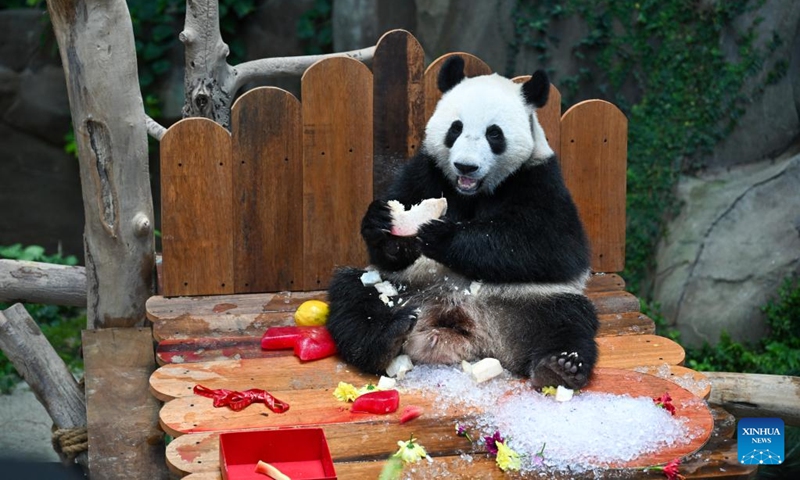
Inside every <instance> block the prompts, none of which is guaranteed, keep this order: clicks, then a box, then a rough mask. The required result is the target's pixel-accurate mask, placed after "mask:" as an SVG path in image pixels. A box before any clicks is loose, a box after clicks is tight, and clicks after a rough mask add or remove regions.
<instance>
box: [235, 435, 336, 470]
mask: <svg viewBox="0 0 800 480" xmlns="http://www.w3.org/2000/svg"><path fill="white" fill-rule="evenodd" d="M259 460H261V461H264V462H267V463H269V464H271V465H272V466H274V467H275V468H277V469H278V470H280V471H281V472H283V473H284V474H285V475H287V476H288V477H290V478H291V479H292V480H300V479H305V480H336V471H335V470H334V469H333V460H332V459H331V452H330V450H328V441H327V440H325V432H323V431H322V429H321V428H285V429H276V430H258V431H250V432H230V433H222V434H220V436H219V464H220V469H221V470H222V478H223V479H225V480H245V479H253V480H268V479H269V477H268V476H267V475H262V474H260V473H255V471H256V464H257V463H258V461H259Z"/></svg>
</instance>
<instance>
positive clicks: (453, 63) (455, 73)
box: [436, 55, 464, 93]
mask: <svg viewBox="0 0 800 480" xmlns="http://www.w3.org/2000/svg"><path fill="white" fill-rule="evenodd" d="M461 80H464V59H463V58H461V57H460V56H458V55H453V56H452V57H450V58H448V59H447V60H445V61H444V63H443V64H442V68H441V69H440V70H439V77H438V78H437V79H436V86H438V87H439V91H441V92H442V93H445V92H446V91H448V90H450V89H451V88H453V87H455V86H456V85H458V84H459V83H460V82H461Z"/></svg>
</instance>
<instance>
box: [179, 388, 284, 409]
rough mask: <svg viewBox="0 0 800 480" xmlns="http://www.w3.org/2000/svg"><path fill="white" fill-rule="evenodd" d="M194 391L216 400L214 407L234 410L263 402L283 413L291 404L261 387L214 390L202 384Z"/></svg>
mask: <svg viewBox="0 0 800 480" xmlns="http://www.w3.org/2000/svg"><path fill="white" fill-rule="evenodd" d="M194 393H195V394H196V395H201V396H203V397H208V398H211V399H213V400H214V407H216V408H219V407H229V408H230V409H231V410H233V411H234V412H238V411H239V410H242V409H244V408H245V407H247V406H248V405H250V404H251V403H253V402H260V403H263V404H265V405H266V406H267V408H269V409H270V410H272V411H273V412H275V413H283V412H285V411H286V410H289V404H288V403H286V402H283V401H281V400H278V399H277V398H275V397H273V396H272V395H271V394H270V393H268V392H267V391H265V390H261V389H260V388H251V389H250V390H245V391H243V392H237V391H236V390H226V389H224V388H219V389H216V390H212V389H210V388H208V387H204V386H202V385H195V387H194Z"/></svg>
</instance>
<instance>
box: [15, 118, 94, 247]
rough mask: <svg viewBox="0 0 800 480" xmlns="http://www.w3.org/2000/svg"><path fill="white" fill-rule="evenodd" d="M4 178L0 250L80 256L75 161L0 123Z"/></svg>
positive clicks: (80, 205)
mask: <svg viewBox="0 0 800 480" xmlns="http://www.w3.org/2000/svg"><path fill="white" fill-rule="evenodd" d="M0 139H2V148H3V149H4V150H3V152H4V153H3V175H4V176H5V179H6V181H5V182H4V183H3V185H2V186H1V187H0V205H3V220H2V222H0V245H11V244H14V243H22V244H23V245H41V246H43V247H45V250H46V251H47V252H48V253H54V252H56V251H57V250H58V249H59V248H62V249H63V252H64V254H68V255H76V256H78V258H82V257H83V224H84V219H83V197H82V193H81V182H80V176H79V173H78V160H77V159H76V158H74V157H72V156H71V155H68V154H67V153H64V150H63V149H62V148H61V147H54V146H50V145H48V144H46V143H44V142H41V141H39V140H38V139H36V138H35V137H32V136H31V135H27V134H25V133H23V132H20V131H18V130H14V129H12V128H9V127H8V126H6V125H3V124H2V123H0Z"/></svg>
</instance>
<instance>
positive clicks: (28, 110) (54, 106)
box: [3, 65, 70, 145]
mask: <svg viewBox="0 0 800 480" xmlns="http://www.w3.org/2000/svg"><path fill="white" fill-rule="evenodd" d="M3 121H4V122H5V123H6V124H8V125H10V126H11V127H13V128H15V129H18V130H21V131H24V132H27V133H29V134H31V135H35V136H38V137H41V138H43V139H44V140H45V141H47V142H49V143H51V144H53V145H63V144H64V135H66V134H67V132H69V125H70V111H69V100H68V97H67V86H66V83H65V80H64V71H63V70H62V69H61V67H60V66H58V65H44V66H42V67H41V68H39V69H38V70H37V71H33V70H30V69H26V70H24V71H23V72H22V73H21V74H20V77H19V90H18V91H17V95H16V97H15V98H14V100H13V101H12V102H11V104H10V105H9V107H8V109H7V110H6V111H5V113H4V114H3Z"/></svg>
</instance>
